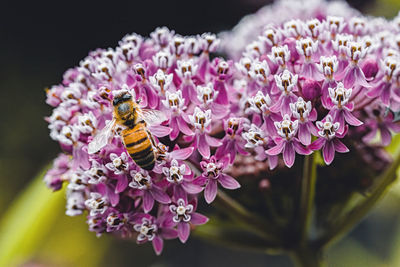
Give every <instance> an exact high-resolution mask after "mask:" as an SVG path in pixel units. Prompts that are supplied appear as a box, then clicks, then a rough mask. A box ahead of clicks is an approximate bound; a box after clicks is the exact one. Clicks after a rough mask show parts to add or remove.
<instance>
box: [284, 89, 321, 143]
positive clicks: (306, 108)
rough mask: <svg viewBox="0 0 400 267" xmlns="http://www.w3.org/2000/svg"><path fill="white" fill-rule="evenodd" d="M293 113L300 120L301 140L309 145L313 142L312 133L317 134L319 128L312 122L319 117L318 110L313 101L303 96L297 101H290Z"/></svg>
mask: <svg viewBox="0 0 400 267" xmlns="http://www.w3.org/2000/svg"><path fill="white" fill-rule="evenodd" d="M289 105H290V109H291V110H292V115H293V117H295V118H296V119H297V120H298V121H299V124H298V127H299V129H298V137H299V140H300V142H301V143H302V144H303V145H305V146H308V145H309V144H311V135H317V130H316V128H315V126H314V124H313V123H312V122H313V121H315V120H316V119H317V112H316V111H315V109H313V108H312V106H311V101H308V102H305V101H304V100H303V98H302V97H299V98H298V99H297V102H296V103H290V104H289Z"/></svg>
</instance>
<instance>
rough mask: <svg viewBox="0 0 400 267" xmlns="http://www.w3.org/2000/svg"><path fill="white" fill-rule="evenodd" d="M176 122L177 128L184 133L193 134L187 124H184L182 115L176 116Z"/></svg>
mask: <svg viewBox="0 0 400 267" xmlns="http://www.w3.org/2000/svg"><path fill="white" fill-rule="evenodd" d="M176 122H177V124H178V128H179V130H180V131H181V132H182V133H184V134H186V135H193V134H194V133H193V132H192V130H190V128H189V126H188V125H187V124H186V122H185V120H184V119H183V118H182V117H177V118H176Z"/></svg>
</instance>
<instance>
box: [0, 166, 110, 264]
mask: <svg viewBox="0 0 400 267" xmlns="http://www.w3.org/2000/svg"><path fill="white" fill-rule="evenodd" d="M46 169H47V168H46ZM44 173H45V171H42V172H41V173H40V174H39V175H38V176H37V177H36V178H35V179H33V180H32V182H31V183H30V184H28V186H27V187H26V189H25V190H24V191H23V192H22V193H21V194H20V195H18V196H16V198H15V201H14V202H13V203H12V205H11V206H10V207H9V208H8V210H7V211H6V212H5V215H4V217H3V218H2V220H1V221H0V266H7V267H9V266H20V265H22V264H24V263H27V262H31V263H35V262H40V263H43V264H44V265H48V266H82V267H90V266H93V267H94V266H98V265H99V264H100V261H101V260H102V259H103V257H104V255H105V253H104V252H105V250H106V249H107V247H108V241H109V240H108V239H106V238H104V237H102V238H100V239H99V238H97V237H96V236H95V234H94V233H91V232H89V231H88V227H87V225H86V224H85V222H84V220H85V216H84V215H82V216H77V217H73V218H71V217H68V216H66V215H65V190H60V191H58V192H52V191H51V190H50V189H48V188H47V187H46V185H45V184H44V183H43V181H42V177H43V175H44Z"/></svg>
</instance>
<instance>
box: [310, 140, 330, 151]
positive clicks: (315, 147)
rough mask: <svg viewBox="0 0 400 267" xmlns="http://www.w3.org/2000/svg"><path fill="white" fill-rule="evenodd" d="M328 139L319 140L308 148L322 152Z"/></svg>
mask: <svg viewBox="0 0 400 267" xmlns="http://www.w3.org/2000/svg"><path fill="white" fill-rule="evenodd" d="M325 142H326V139H325V138H323V137H320V138H318V139H317V140H315V141H314V142H312V143H311V145H309V146H308V148H309V149H312V150H320V149H321V147H323V146H324V145H325Z"/></svg>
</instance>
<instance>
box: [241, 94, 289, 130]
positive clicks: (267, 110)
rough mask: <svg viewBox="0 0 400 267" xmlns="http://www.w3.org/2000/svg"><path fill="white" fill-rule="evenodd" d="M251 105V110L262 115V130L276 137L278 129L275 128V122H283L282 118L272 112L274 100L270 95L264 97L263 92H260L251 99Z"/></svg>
mask: <svg viewBox="0 0 400 267" xmlns="http://www.w3.org/2000/svg"><path fill="white" fill-rule="evenodd" d="M249 104H250V105H251V107H250V109H251V110H252V111H254V112H256V113H259V114H261V117H262V119H263V124H262V126H261V129H262V130H264V131H266V132H267V133H268V134H269V135H271V136H275V135H276V129H275V126H274V122H275V121H277V120H281V118H282V117H281V116H280V115H279V114H277V113H275V112H273V111H272V109H273V107H272V100H271V98H270V96H269V95H268V94H266V95H264V94H263V93H262V92H261V91H258V92H257V94H256V95H255V96H254V97H252V98H249Z"/></svg>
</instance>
